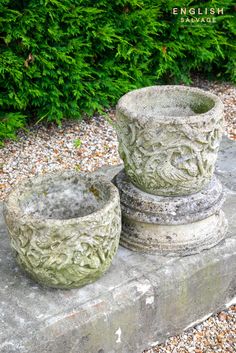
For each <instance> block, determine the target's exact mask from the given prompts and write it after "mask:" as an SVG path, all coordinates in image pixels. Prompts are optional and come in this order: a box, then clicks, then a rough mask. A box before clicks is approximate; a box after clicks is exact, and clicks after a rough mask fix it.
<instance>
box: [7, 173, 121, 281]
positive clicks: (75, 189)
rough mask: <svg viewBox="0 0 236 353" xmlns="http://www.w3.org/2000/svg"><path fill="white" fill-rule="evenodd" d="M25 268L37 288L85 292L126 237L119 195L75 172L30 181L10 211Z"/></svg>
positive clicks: (13, 199)
mask: <svg viewBox="0 0 236 353" xmlns="http://www.w3.org/2000/svg"><path fill="white" fill-rule="evenodd" d="M4 216H5V221H6V224H7V228H8V232H9V236H10V239H11V245H12V247H13V249H14V250H15V253H16V259H17V262H18V263H19V265H20V266H21V267H22V268H23V269H24V270H25V271H26V272H27V273H28V274H29V275H30V276H31V277H32V278H33V279H35V280H36V281H37V282H40V283H42V284H44V285H47V286H50V287H56V288H74V287H81V286H83V285H85V284H87V283H91V282H93V281H95V280H96V279H97V278H98V277H100V276H101V275H102V274H103V273H104V272H105V271H106V270H107V269H108V268H109V266H110V264H111V261H112V259H113V256H114V255H115V253H116V251H117V248H118V244H119V237H120V231H121V214H120V202H119V193H118V190H117V189H116V187H115V186H114V185H113V184H112V183H111V182H109V181H105V180H103V179H101V178H100V179H99V178H93V177H91V176H89V175H82V174H79V173H76V172H73V171H67V172H60V173H54V174H49V175H45V176H42V177H36V178H32V179H30V180H26V181H25V182H23V184H21V185H20V186H18V187H16V189H15V190H13V191H12V192H11V194H10V195H9V197H8V200H7V201H6V202H5V206H4Z"/></svg>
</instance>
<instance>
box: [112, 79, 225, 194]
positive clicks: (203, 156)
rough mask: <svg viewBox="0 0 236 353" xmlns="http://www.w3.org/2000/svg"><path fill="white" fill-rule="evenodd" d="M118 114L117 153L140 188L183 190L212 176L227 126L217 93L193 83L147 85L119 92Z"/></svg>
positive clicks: (155, 191) (192, 190) (186, 191)
mask: <svg viewBox="0 0 236 353" xmlns="http://www.w3.org/2000/svg"><path fill="white" fill-rule="evenodd" d="M116 116H117V119H116V120H117V121H116V131H117V135H118V140H119V153H120V156H121V158H122V159H123V161H124V166H125V171H126V174H127V175H128V177H129V179H130V181H131V182H132V183H133V184H134V185H136V186H137V187H138V188H139V189H141V190H143V191H145V192H148V193H150V194H154V195H163V196H170V195H171V196H182V195H190V194H192V193H196V192H199V191H200V190H202V189H203V188H204V187H205V186H206V185H207V184H208V183H209V182H210V180H211V178H212V176H213V173H214V168H215V162H216V158H217V153H218V148H219V144H220V140H221V136H222V132H223V104H222V102H221V101H220V99H219V98H218V97H217V96H215V95H214V94H211V93H209V92H205V91H203V90H200V89H197V88H193V87H184V86H175V85H173V86H152V87H145V88H141V89H137V90H134V91H131V92H129V93H127V94H125V95H124V96H123V97H121V99H120V100H119V102H118V104H117V107H116Z"/></svg>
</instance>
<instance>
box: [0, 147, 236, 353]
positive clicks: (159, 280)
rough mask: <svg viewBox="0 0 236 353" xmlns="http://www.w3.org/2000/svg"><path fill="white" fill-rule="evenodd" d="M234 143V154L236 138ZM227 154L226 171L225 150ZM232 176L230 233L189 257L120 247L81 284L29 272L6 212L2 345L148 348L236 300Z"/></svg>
mask: <svg viewBox="0 0 236 353" xmlns="http://www.w3.org/2000/svg"><path fill="white" fill-rule="evenodd" d="M226 143H227V144H228V142H227V141H226ZM230 144H231V148H232V149H233V151H234V153H233V154H232V156H233V157H234V156H235V155H236V143H235V142H230ZM224 146H225V141H224V142H223V144H222V147H221V148H222V150H224ZM232 156H231V157H230V158H229V159H227V155H223V162H224V165H225V167H224V168H226V167H227V168H229V170H230V166H232V168H233V165H234V164H235V157H234V161H233V160H232ZM220 159H221V160H220V161H219V163H218V165H219V166H220V168H221V169H220V170H221V172H222V170H223V167H222V164H221V161H222V154H220ZM229 177H230V178H231V174H230V173H229ZM227 178H228V173H225V174H224V177H223V178H222V179H221V180H222V182H223V183H224V184H226V185H228V183H229V184H230V185H231V187H232V190H228V192H227V199H226V202H225V205H224V211H225V213H226V216H227V218H228V221H229V231H228V234H227V238H226V239H225V240H224V241H222V242H221V243H220V244H218V245H217V246H215V247H214V248H212V249H210V250H207V251H203V252H202V253H201V254H197V255H192V256H186V257H182V258H178V257H173V258H166V257H163V256H157V255H143V254H140V253H134V252H131V251H129V250H126V249H124V248H122V247H120V249H119V251H118V255H117V256H116V257H115V259H114V261H113V264H112V266H111V267H110V269H109V271H108V272H107V273H106V274H105V275H104V276H103V277H102V278H101V279H99V280H98V281H97V282H95V283H94V284H90V285H88V286H86V287H83V288H81V289H72V290H69V291H68V290H67V291H66V290H56V289H47V288H44V287H41V286H39V285H37V284H35V283H34V282H33V281H31V280H30V279H29V278H28V277H26V276H25V275H24V274H23V273H22V272H21V270H20V269H19V267H18V266H17V265H16V263H15V260H14V258H13V256H12V252H11V250H10V246H9V240H8V238H7V235H6V229H5V226H4V224H3V220H2V218H1V220H0V242H1V244H0V267H1V288H0V303H1V306H0V351H1V353H32V352H34V353H39V352H40V353H41V352H44V353H49V352H50V353H65V352H66V353H67V352H68V353H141V352H142V350H143V349H144V348H146V347H149V346H151V345H152V344H153V345H156V344H157V343H158V342H161V341H163V340H164V339H165V338H166V337H167V336H171V335H175V334H177V333H180V332H181V331H182V330H183V329H185V328H186V327H188V326H193V325H195V324H196V323H197V322H198V321H202V320H204V319H205V318H206V317H207V316H209V315H211V314H212V313H213V312H216V311H218V310H220V309H221V308H223V307H225V305H230V304H233V303H234V302H236V298H235V292H236V278H235V273H236V217H235V210H236V192H234V191H233V188H234V187H236V181H235V179H232V178H231V179H230V182H229V180H228V179H227ZM233 183H234V186H232V184H233ZM233 298H235V299H233Z"/></svg>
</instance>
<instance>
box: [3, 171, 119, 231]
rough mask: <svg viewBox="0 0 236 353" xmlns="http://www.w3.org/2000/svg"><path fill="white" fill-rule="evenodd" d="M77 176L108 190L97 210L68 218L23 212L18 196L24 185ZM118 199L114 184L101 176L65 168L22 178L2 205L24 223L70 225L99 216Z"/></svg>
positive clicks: (22, 191)
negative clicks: (106, 196)
mask: <svg viewBox="0 0 236 353" xmlns="http://www.w3.org/2000/svg"><path fill="white" fill-rule="evenodd" d="M60 176H63V177H78V178H79V179H82V180H86V181H91V183H96V184H101V183H102V184H104V185H105V186H106V188H107V190H109V197H108V200H107V201H106V203H105V205H103V206H102V207H101V208H99V209H98V210H95V211H94V212H92V213H89V214H88V215H85V216H78V217H74V218H68V219H58V218H47V217H45V218H43V217H42V216H41V215H39V217H37V216H34V215H32V214H25V213H24V212H23V210H22V209H21V207H20V205H19V197H20V196H21V195H22V194H24V190H25V187H30V188H31V187H32V186H34V185H35V184H36V183H39V182H44V181H46V180H50V179H52V178H56V177H60ZM115 199H118V200H119V192H118V190H117V188H116V187H115V185H113V184H112V183H111V182H110V181H108V180H106V179H105V178H102V177H97V176H93V175H90V174H89V173H88V174H87V173H79V172H76V171H73V170H67V171H64V172H52V173H47V174H45V175H39V176H36V177H35V176H34V177H30V178H26V179H25V180H23V182H22V183H20V184H18V185H17V186H16V187H15V188H14V189H13V190H12V191H11V192H10V194H9V195H8V197H7V198H6V200H5V201H4V207H5V209H7V210H8V211H9V212H10V213H11V214H14V216H15V217H17V219H20V220H21V222H24V223H32V222H37V224H38V225H44V224H45V222H46V223H47V224H48V225H50V224H52V225H54V226H55V225H57V226H66V225H71V224H73V225H74V224H76V223H78V224H79V223H80V222H81V221H84V220H87V221H93V220H95V219H97V218H100V216H102V215H103V214H104V213H106V212H107V211H109V209H110V208H112V206H113V204H114V200H115Z"/></svg>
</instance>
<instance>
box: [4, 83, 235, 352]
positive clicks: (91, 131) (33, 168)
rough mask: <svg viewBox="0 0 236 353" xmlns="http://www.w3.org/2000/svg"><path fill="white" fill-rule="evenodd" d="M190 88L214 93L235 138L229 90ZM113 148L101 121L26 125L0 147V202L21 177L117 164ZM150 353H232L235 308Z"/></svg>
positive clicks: (112, 139) (226, 86) (232, 89)
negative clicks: (16, 136) (218, 98)
mask: <svg viewBox="0 0 236 353" xmlns="http://www.w3.org/2000/svg"><path fill="white" fill-rule="evenodd" d="M193 86H198V87H201V88H203V89H205V90H209V91H211V92H213V93H216V94H217V95H218V96H219V97H220V98H221V99H222V101H223V102H224V104H225V120H226V129H227V133H228V136H230V137H231V138H232V139H236V119H235V117H236V95H235V93H236V89H235V87H233V86H232V85H229V84H226V83H221V84H219V83H212V82H208V81H204V80H199V79H195V80H194V83H193ZM110 118H111V119H113V118H114V112H110ZM117 148H118V143H117V139H116V134H115V131H114V129H113V127H112V125H110V124H109V122H108V121H107V120H105V119H104V118H103V117H94V118H93V119H91V120H89V121H82V122H78V121H68V120H67V121H65V122H63V124H62V127H61V128H59V127H57V126H56V125H54V124H51V125H48V126H47V127H45V126H43V125H42V124H41V125H38V126H33V127H30V128H29V131H28V132H24V131H21V132H20V133H19V134H18V140H17V141H8V142H6V144H5V146H4V148H2V149H0V200H4V198H5V197H6V195H7V194H8V193H9V191H10V190H11V188H12V186H13V185H14V184H15V183H18V182H20V181H21V180H22V179H23V178H25V177H26V176H33V175H37V174H40V173H47V172H50V171H56V170H62V169H76V170H78V171H93V170H95V169H97V168H98V167H101V166H103V165H106V164H118V163H120V162H121V160H120V158H119V155H118V149H117ZM154 352H155V353H164V352H165V353H167V352H168V353H169V352H172V353H187V352H189V353H190V352H195V353H213V352H223V353H231V352H236V306H232V307H231V308H229V310H228V311H225V312H222V313H220V314H218V315H215V316H212V317H210V318H209V319H208V320H206V321H205V322H204V323H202V324H200V325H198V326H196V327H195V328H194V329H190V330H188V331H187V332H185V333H184V334H182V335H181V336H177V337H173V338H170V339H169V340H167V342H166V343H165V344H163V345H160V346H157V347H155V348H153V349H150V350H149V351H146V353H154ZM127 353H128V352H127ZM137 353H138V352H137Z"/></svg>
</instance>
